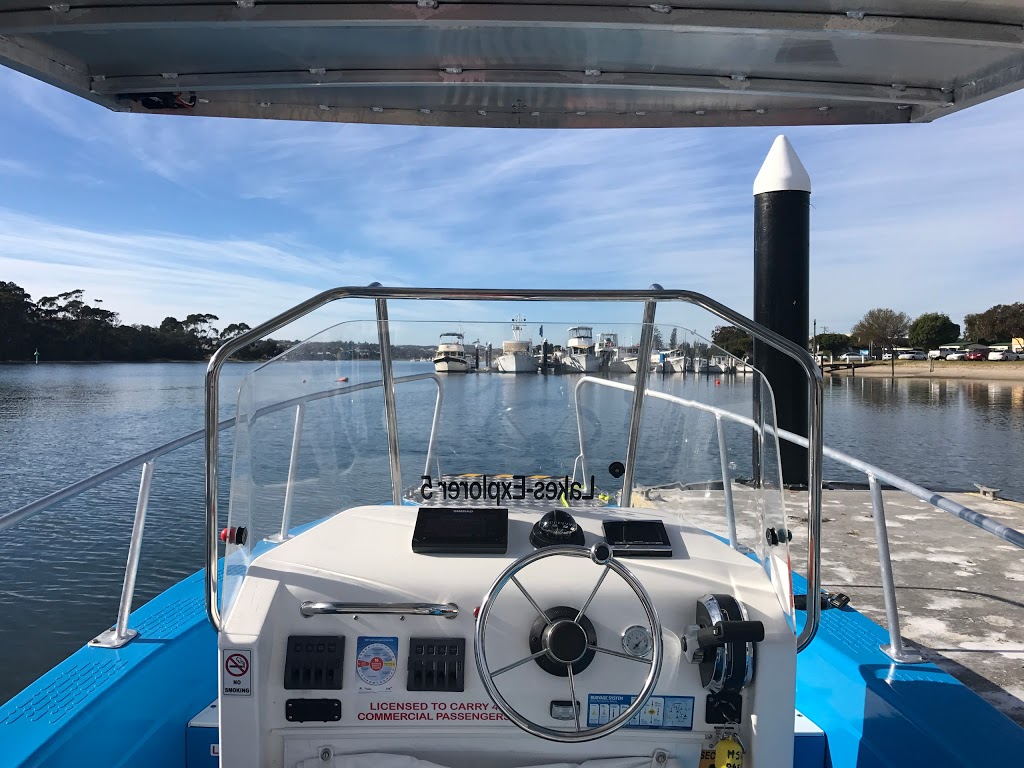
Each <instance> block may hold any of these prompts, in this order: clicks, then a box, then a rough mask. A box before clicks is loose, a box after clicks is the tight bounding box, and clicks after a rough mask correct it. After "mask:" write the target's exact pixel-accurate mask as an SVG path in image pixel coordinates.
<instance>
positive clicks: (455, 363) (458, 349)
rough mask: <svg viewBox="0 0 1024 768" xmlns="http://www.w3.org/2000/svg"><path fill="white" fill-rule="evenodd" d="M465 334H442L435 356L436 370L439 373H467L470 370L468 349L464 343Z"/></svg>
mask: <svg viewBox="0 0 1024 768" xmlns="http://www.w3.org/2000/svg"><path fill="white" fill-rule="evenodd" d="M465 338H466V337H465V334H462V333H451V332H449V333H442V334H441V342H440V343H439V344H438V345H437V352H436V353H435V354H434V359H433V363H434V370H435V371H437V372H438V373H466V372H467V371H468V370H469V368H470V365H469V358H467V357H466V347H465V344H464V343H463V342H464V340H465Z"/></svg>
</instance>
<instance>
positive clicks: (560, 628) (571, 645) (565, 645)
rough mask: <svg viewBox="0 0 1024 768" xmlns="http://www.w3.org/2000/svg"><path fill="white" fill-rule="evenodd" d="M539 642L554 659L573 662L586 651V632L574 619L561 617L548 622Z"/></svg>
mask: <svg viewBox="0 0 1024 768" xmlns="http://www.w3.org/2000/svg"><path fill="white" fill-rule="evenodd" d="M541 643H542V644H543V646H544V650H545V651H547V652H548V656H550V657H551V658H552V659H553V660H554V661H558V662H561V663H562V664H575V663H576V662H577V661H579V660H580V659H582V658H583V657H584V656H585V655H586V653H587V632H586V630H585V629H583V627H581V626H580V625H579V624H577V623H576V622H575V621H572V620H571V619H561V620H560V621H556V622H555V623H553V624H548V626H547V627H546V628H545V629H544V634H543V635H542V636H541Z"/></svg>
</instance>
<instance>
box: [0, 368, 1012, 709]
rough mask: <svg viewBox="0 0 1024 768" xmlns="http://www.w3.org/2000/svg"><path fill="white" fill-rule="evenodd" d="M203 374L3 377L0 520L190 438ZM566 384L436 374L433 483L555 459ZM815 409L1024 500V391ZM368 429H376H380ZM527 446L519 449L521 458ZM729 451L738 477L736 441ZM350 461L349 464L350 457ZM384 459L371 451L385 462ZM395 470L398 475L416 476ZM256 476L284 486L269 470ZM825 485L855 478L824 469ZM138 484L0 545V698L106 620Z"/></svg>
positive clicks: (163, 469) (183, 542)
mask: <svg viewBox="0 0 1024 768" xmlns="http://www.w3.org/2000/svg"><path fill="white" fill-rule="evenodd" d="M398 367H399V368H400V370H399V373H408V372H412V371H417V370H430V366H429V364H426V365H424V364H415V363H401V364H398ZM251 368H252V366H247V365H230V366H227V367H226V369H225V371H224V373H223V376H222V378H223V380H224V394H223V395H222V402H223V403H224V408H223V415H224V416H228V415H233V414H234V392H235V391H237V387H238V384H239V382H240V381H241V380H242V378H243V377H244V375H245V374H246V373H247V372H248V371H249V370H251ZM204 370H205V366H204V365H202V364H188V363H175V364H145V365H106V364H98V365H43V366H38V367H37V366H0V499H2V504H0V509H2V510H3V511H8V510H11V509H14V508H16V507H18V506H21V505H22V504H26V503H28V502H30V501H32V500H34V499H36V498H39V497H40V496H43V495H45V494H47V493H50V492H52V491H55V490H58V489H59V488H61V487H63V486H64V485H67V484H68V483H69V482H72V481H74V480H77V479H80V478H84V477H87V476H88V475H90V474H92V473H93V472H96V471H99V470H101V469H104V468H106V467H108V466H110V465H112V464H115V463H117V462H119V461H121V460H124V459H127V458H129V457H131V456H133V455H134V454H136V453H139V452H141V451H143V450H146V449H147V448H151V447H154V446H156V445H159V444H161V443H163V442H166V441H168V440H171V439H173V438H175V437H178V436H179V435H182V434H185V433H187V432H190V431H193V430H196V429H199V428H200V427H201V426H202V402H203V395H202V383H203V373H204ZM573 381H574V379H573V378H572V377H539V376H537V377H525V378H524V377H519V378H516V377H505V376H469V377H453V378H450V379H449V381H448V385H447V387H446V405H445V408H446V412H455V413H457V414H458V425H459V431H458V433H459V434H460V435H464V436H471V437H472V440H471V441H469V442H466V441H460V440H452V439H449V441H448V443H447V444H446V443H444V442H443V441H442V444H441V449H442V451H443V452H444V453H443V455H444V457H445V459H444V460H445V469H446V471H451V470H458V469H463V470H464V471H471V470H473V469H475V468H477V467H474V466H473V465H472V461H471V460H472V459H474V457H478V456H479V455H481V454H482V453H483V452H485V451H486V452H487V453H488V454H490V455H492V456H498V457H499V459H498V460H497V461H498V463H499V464H501V465H502V466H503V467H507V466H514V468H515V469H516V470H517V471H518V470H519V469H529V468H530V467H528V466H524V465H523V463H522V461H523V457H526V456H532V457H533V458H534V460H536V459H537V457H538V456H539V457H540V460H541V463H543V461H545V460H547V459H549V458H550V457H551V456H554V455H555V454H561V453H566V450H565V446H562V445H561V442H560V441H561V438H560V437H558V435H559V434H564V433H566V432H570V433H571V432H572V430H574V429H575V427H574V426H573V425H572V423H569V422H566V424H561V423H560V421H556V419H557V420H561V421H565V419H566V416H567V414H566V411H565V407H564V406H565V403H566V402H568V401H567V399H566V398H567V394H566V393H567V390H568V389H571V387H572V382H573ZM657 385H658V386H661V387H664V388H666V389H669V390H672V391H676V392H682V391H683V390H684V389H685V388H686V387H690V388H694V387H695V388H697V389H700V390H701V399H704V400H706V401H711V402H733V403H745V402H746V401H748V400H749V396H750V387H751V385H750V380H749V379H747V380H746V381H744V380H743V379H742V378H740V379H737V380H736V381H730V380H728V379H723V380H722V384H721V386H720V387H715V386H714V380H713V379H701V380H698V381H697V382H694V381H693V379H692V377H691V378H690V379H689V381H688V382H686V383H685V384H684V383H683V381H682V377H680V376H676V377H669V378H668V379H666V380H664V381H660V383H657ZM424 391H426V390H424ZM688 391H690V392H693V391H694V390H693V389H691V390H688ZM430 401H431V402H432V395H430ZM825 403H826V410H825V436H826V442H827V444H828V445H830V446H832V447H834V448H838V449H840V450H843V451H846V452H847V453H850V454H852V455H854V456H856V457H858V458H861V459H864V460H866V461H868V462H871V463H873V464H878V465H880V466H883V467H886V468H888V469H891V470H893V471H895V472H896V473H897V474H900V475H902V476H904V477H906V478H908V479H910V480H913V481H915V482H918V483H920V484H922V485H925V486H927V487H931V488H934V489H937V490H964V489H973V488H972V485H971V484H972V483H973V482H981V483H985V484H986V485H991V486H995V487H998V488H1002V489H1003V490H1004V492H1005V494H1006V495H1007V496H1008V497H1010V498H1016V499H1022V500H1024V474H1022V473H1021V471H1020V470H1021V464H1020V459H1019V455H1020V447H1021V445H1022V438H1024V385H1021V384H1010V383H984V382H954V381H929V380H898V381H891V380H888V379H869V378H856V379H847V378H836V379H832V380H830V381H827V382H826V394H825ZM400 406H401V402H400ZM511 407H519V408H525V409H532V411H533V412H535V413H536V414H537V415H538V416H537V418H536V419H535V420H534V421H533V422H532V424H533V425H534V426H533V427H532V428H531V429H530V431H529V434H526V435H523V434H519V432H520V429H519V428H518V427H512V426H503V422H502V417H501V413H502V412H503V409H508V408H511ZM448 409H452V410H451V411H449V410H448ZM612 421H614V420H612V419H607V418H606V419H605V420H604V422H603V428H604V429H605V433H604V438H608V437H609V436H610V435H611V432H612V431H614V430H616V429H621V423H620V422H621V420H619V422H616V423H615V424H612ZM661 426H662V428H666V429H667V428H668V427H667V426H666V425H665V424H663V423H662V424H661ZM669 426H670V425H669ZM374 429H378V430H380V429H382V427H381V425H380V424H379V423H378V424H377V425H376V426H375V427H374ZM381 434H383V433H382V432H381ZM646 436H647V435H645V437H646ZM370 437H372V434H368V435H367V439H369V438H370ZM524 440H525V441H526V442H527V443H528V446H529V451H523V444H524ZM739 442H740V445H738V446H736V448H737V457H738V458H737V461H738V462H739V465H740V466H739V467H738V472H739V474H741V475H742V474H743V457H744V456H749V444H748V443H749V441H743V440H739ZM405 445H406V441H405V440H404V438H403V446H405ZM467 446H468V447H467ZM357 447H358V446H357ZM230 448H231V440H230V437H226V439H225V440H224V442H223V443H222V456H230ZM588 450H589V449H588ZM744 451H746V453H744ZM359 453H360V452H359V451H353V456H356V455H357V454H359ZM201 455H202V445H201V442H200V443H196V444H194V445H193V446H190V447H188V448H186V449H183V450H182V451H179V452H178V453H177V454H173V455H171V456H168V457H165V458H162V459H160V460H159V461H158V463H157V465H156V466H157V471H156V476H155V480H154V485H153V491H152V494H151V497H150V507H149V510H150V511H149V517H148V519H147V528H146V539H145V545H144V547H143V551H142V563H141V567H140V572H139V579H138V585H137V589H136V605H140V604H141V603H142V602H144V601H146V600H148V599H150V598H151V597H153V596H154V595H155V594H157V593H159V592H160V591H162V590H163V589H165V588H166V587H167V586H169V585H170V584H171V583H173V582H174V581H176V580H178V579H179V578H181V577H182V576H185V575H187V574H189V573H192V572H194V571H196V570H197V569H198V568H199V567H200V566H201V560H202V541H201V530H202V519H203V498H202V493H203V478H202V470H201V463H200V462H201ZM569 455H571V453H570V454H569ZM383 457H384V454H383V453H378V454H377V459H380V460H385V461H386V458H383ZM333 458H334V460H337V457H333ZM712 458H714V457H712ZM690 460H691V463H692V466H689V467H688V468H689V472H690V474H691V476H690V477H688V478H687V479H697V477H696V476H692V474H693V473H696V475H697V476H702V475H703V474H710V475H711V476H713V474H714V473H713V472H712V471H711V469H707V470H706V469H705V468H706V467H710V468H713V467H714V465H715V461H716V460H713V461H710V462H707V463H703V462H702V460H701V457H700V456H698V452H697V451H696V450H695V451H694V453H693V454H691V456H690ZM460 462H461V463H462V466H460ZM595 463H597V462H596V461H595ZM410 464H411V462H410ZM403 469H404V470H405V472H404V474H405V475H409V478H406V479H407V480H411V479H414V478H415V476H418V474H419V469H421V467H420V468H419V469H417V468H416V467H415V466H412V467H407V466H404V467H403ZM228 470H229V466H228V463H227V462H226V461H225V463H224V464H223V466H222V477H228V476H229V472H228ZM268 471H271V472H277V473H282V472H283V468H281V467H277V468H271V469H270V470H268ZM488 471H494V470H493V469H490V470H488ZM566 471H569V472H571V467H567V468H566ZM652 471H653V470H652ZM826 477H827V478H828V479H833V480H853V481H862V480H863V477H862V476H858V475H857V474H856V473H854V472H851V471H850V470H845V469H844V468H842V467H840V466H838V465H831V464H829V463H828V462H826ZM138 480H139V474H138V471H137V470H133V471H131V472H129V473H128V474H126V475H125V476H123V477H122V478H121V479H118V480H115V481H112V482H110V483H107V484H105V485H103V486H101V487H100V488H98V489H95V490H93V491H89V492H87V493H85V494H83V495H81V496H79V497H77V498H76V499H73V500H70V501H68V502H65V503H64V504H63V505H61V506H58V507H57V508H55V509H53V510H52V511H50V512H48V513H44V514H43V515H41V516H38V517H36V518H34V519H32V520H31V521H29V522H27V523H24V524H22V525H21V526H18V527H16V528H14V529H12V530H10V531H7V532H4V533H0V647H3V648H4V649H5V652H6V654H7V659H8V664H5V665H4V667H3V669H2V670H0V701H3V700H6V699H7V698H9V697H10V696H11V695H13V694H14V693H15V692H17V691H18V690H19V689H21V688H22V687H23V686H25V685H26V684H28V683H29V682H31V681H32V680H33V679H35V678H36V677H37V676H38V675H39V674H40V673H42V672H43V671H45V670H46V669H48V668H49V667H51V666H52V665H53V664H55V663H56V662H58V661H59V660H60V659H62V658H64V657H65V656H67V655H68V654H69V653H71V652H73V651H74V650H75V649H77V648H78V647H80V646H81V645H82V644H83V643H84V642H85V641H86V640H88V639H89V638H91V637H93V636H94V635H96V634H97V633H98V632H99V631H101V630H102V629H104V628H105V627H107V626H109V625H110V624H111V623H112V622H113V620H114V617H115V615H116V611H117V602H118V598H119V596H120V584H121V579H122V576H123V568H124V560H125V556H126V552H127V541H128V535H129V533H130V530H131V524H132V517H133V513H134V500H135V495H136V492H137V486H138ZM641 480H643V478H641Z"/></svg>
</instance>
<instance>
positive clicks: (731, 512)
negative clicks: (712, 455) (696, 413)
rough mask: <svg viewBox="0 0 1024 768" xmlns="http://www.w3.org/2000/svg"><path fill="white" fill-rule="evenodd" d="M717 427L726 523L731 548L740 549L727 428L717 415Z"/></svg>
mask: <svg viewBox="0 0 1024 768" xmlns="http://www.w3.org/2000/svg"><path fill="white" fill-rule="evenodd" d="M715 426H716V427H717V428H718V456H719V460H720V461H721V464H722V492H723V493H724V494H725V521H726V524H727V525H728V526H729V546H730V547H732V548H733V549H739V540H738V539H737V537H736V508H735V507H734V506H733V501H732V477H731V475H730V473H729V454H728V453H727V452H726V449H725V427H724V425H723V424H722V417H721V415H719V414H715Z"/></svg>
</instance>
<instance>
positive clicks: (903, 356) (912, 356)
mask: <svg viewBox="0 0 1024 768" xmlns="http://www.w3.org/2000/svg"><path fill="white" fill-rule="evenodd" d="M896 359H897V360H927V359H928V355H926V354H925V353H924V352H922V351H921V350H919V349H915V350H914V351H913V352H901V353H900V354H899V355H898V356H897V357H896Z"/></svg>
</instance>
